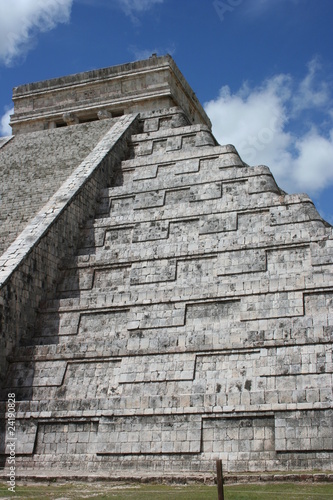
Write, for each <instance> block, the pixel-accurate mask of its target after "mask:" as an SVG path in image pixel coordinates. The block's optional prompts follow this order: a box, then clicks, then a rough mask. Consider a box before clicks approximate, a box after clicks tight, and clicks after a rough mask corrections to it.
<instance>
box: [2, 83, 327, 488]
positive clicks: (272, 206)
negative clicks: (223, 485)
mask: <svg viewBox="0 0 333 500" xmlns="http://www.w3.org/2000/svg"><path fill="white" fill-rule="evenodd" d="M96 76H98V75H96ZM69 78H70V77H69ZM69 83H70V80H68V84H69ZM43 85H45V84H43ZM37 88H38V84H36V89H37ZM36 89H35V90H36ZM30 90H33V89H30ZM132 90H133V89H132ZM128 92H131V88H129V89H128ZM106 122H108V120H103V121H102V122H100V123H101V124H104V123H106ZM191 123H193V122H192V120H191V116H190V115H189V114H188V113H186V112H185V113H184V112H183V111H182V110H181V109H180V108H176V107H174V106H173V107H172V108H169V109H159V101H158V100H157V101H156V109H155V110H147V109H146V110H145V111H143V112H142V113H141V114H140V116H139V117H138V119H135V118H134V117H133V116H131V115H125V116H124V117H122V118H120V119H119V121H118V122H117V123H116V124H115V127H116V129H114V128H111V130H110V131H109V132H107V133H106V135H105V136H104V137H103V139H102V140H101V142H100V143H99V144H98V145H97V150H98V151H97V150H96V148H95V150H94V151H95V153H96V154H97V156H96V157H94V161H93V162H92V163H93V165H92V164H91V163H90V161H91V160H90V159H89V158H90V156H88V157H87V158H86V159H85V160H84V161H83V164H81V166H82V170H81V171H80V172H79V171H76V172H77V175H78V178H77V179H76V180H75V182H74V180H73V178H72V177H70V180H69V181H68V182H69V184H68V183H67V184H64V185H63V188H61V189H60V191H58V192H57V194H56V195H55V198H53V201H52V200H51V202H50V203H51V205H50V210H51V208H52V210H53V211H55V212H54V213H57V212H56V210H57V209H58V208H57V207H58V203H60V201H61V200H62V203H63V204H64V206H62V209H61V211H60V212H59V216H57V217H58V219H57V220H58V222H57V224H59V229H58V230H57V231H58V233H57V234H58V237H59V238H61V236H63V234H66V235H67V234H68V233H63V231H64V227H66V226H65V223H64V222H63V221H64V220H67V215H66V214H67V213H68V212H67V211H68V210H70V208H69V206H68V205H67V202H68V200H67V198H66V196H72V197H73V200H77V199H78V197H79V196H81V195H80V193H81V188H79V189H74V188H73V191H70V190H69V191H67V188H66V189H64V186H72V184H71V182H74V184H75V186H76V188H78V187H79V186H81V183H84V182H88V180H87V179H90V180H89V182H90V181H92V180H93V179H94V176H95V175H96V172H98V169H99V168H101V169H102V170H103V168H104V167H103V166H105V163H104V162H105V158H113V159H114V163H112V162H111V163H112V169H116V170H117V169H118V171H119V173H120V175H119V176H118V177H117V179H118V180H117V182H114V183H113V185H112V183H110V175H111V174H110V171H109V173H108V175H106V176H104V177H103V176H102V177H101V178H100V180H99V181H98V182H96V184H94V186H95V187H94V192H93V193H94V194H93V197H94V199H95V198H96V196H97V194H98V196H99V203H98V206H96V205H95V204H94V203H93V202H92V201H91V199H90V198H89V196H90V197H91V196H92V194H91V192H90V187H89V189H88V191H87V192H85V194H84V199H83V202H82V203H83V208H82V210H81V212H80V214H79V215H76V212H75V215H74V216H72V215H70V220H71V221H72V223H71V224H72V225H70V226H69V227H70V231H74V227H75V226H76V229H75V231H76V236H75V242H74V241H73V242H71V245H72V246H73V248H72V249H69V248H68V243H66V238H65V239H64V238H62V240H61V242H62V253H61V260H60V259H59V258H58V253H55V256H52V259H54V260H55V262H56V264H57V266H58V264H59V265H61V275H60V274H59V273H56V272H55V271H54V270H52V269H53V268H52V265H51V263H50V262H49V261H48V260H45V259H46V256H47V255H49V254H48V252H49V250H48V249H50V248H52V246H54V241H55V240H54V239H53V236H52V234H53V233H52V232H51V231H50V230H48V229H47V228H48V227H49V225H50V224H51V225H52V224H54V223H55V222H51V221H49V220H48V221H47V225H46V226H47V227H46V228H45V230H43V232H42V233H38V231H39V230H40V229H39V227H40V223H41V221H40V220H38V223H36V224H35V229H34V227H31V226H28V227H30V229H29V231H32V233H31V234H32V236H30V235H29V234H27V232H23V233H22V235H23V237H24V238H23V237H22V235H21V237H22V238H23V239H21V240H20V241H19V242H18V244H17V252H18V254H17V255H21V254H20V253H19V252H20V249H24V252H23V253H24V256H23V257H24V259H25V260H24V259H23V260H22V258H23V257H22V256H20V259H21V260H19V261H16V260H15V259H16V258H17V255H16V254H15V253H14V254H13V255H12V256H10V255H7V254H6V256H5V257H6V259H5V260H3V263H4V265H5V270H4V271H3V272H7V271H8V277H7V278H6V279H8V280H9V279H10V280H12V282H13V283H15V286H16V287H17V288H16V289H15V290H19V293H22V294H26V295H27V297H26V299H25V307H28V305H29V304H30V303H31V302H32V301H31V299H30V300H29V297H30V295H31V294H32V293H34V290H37V292H38V293H36V299H35V302H34V307H36V306H37V305H38V306H39V307H38V314H37V318H36V321H35V315H32V316H31V318H33V319H31V321H34V322H33V324H32V328H31V329H30V331H29V332H28V331H27V329H26V330H25V331H24V332H23V335H22V339H21V344H20V345H19V341H18V339H19V337H18V335H17V337H16V338H17V343H16V346H15V349H12V350H10V349H9V348H7V353H8V354H10V356H9V362H10V366H9V371H8V377H7V381H6V383H5V388H4V391H3V396H4V399H5V397H6V394H7V392H8V391H9V390H10V391H11V392H15V393H16V397H17V400H18V403H17V409H18V414H17V420H18V426H19V428H20V429H21V428H22V429H28V430H27V431H26V432H27V437H26V438H25V441H24V440H23V442H24V443H25V444H24V450H23V451H22V456H21V457H18V463H19V467H20V470H29V469H30V470H34V471H36V473H38V470H40V468H41V467H42V466H43V468H44V469H45V468H46V469H49V470H51V469H52V468H53V467H57V469H59V470H62V471H63V473H64V474H65V473H66V472H67V471H68V470H71V471H78V473H82V472H83V471H85V473H86V474H89V473H92V472H96V473H97V472H98V473H100V474H103V473H105V472H106V471H107V473H108V474H112V475H117V474H124V473H125V472H126V473H127V474H129V475H130V474H141V473H148V474H149V473H151V474H157V475H163V474H167V473H175V474H179V473H180V471H181V472H182V473H191V474H195V473H199V472H201V473H206V472H209V471H211V470H212V468H213V467H214V460H215V459H217V458H222V459H223V463H224V469H225V471H228V472H230V473H239V472H242V473H244V472H256V471H271V472H272V473H273V472H274V471H288V470H299V471H300V470H302V471H304V470H307V469H309V470H311V471H312V470H313V469H319V470H332V467H333V462H332V453H333V442H332V412H333V409H332V373H333V359H332V340H333V310H332V303H333V254H332V251H333V235H332V228H331V226H329V225H328V224H327V223H326V222H325V221H323V220H322V219H321V217H320V216H319V214H318V212H317V211H316V209H315V207H314V205H313V203H312V202H311V200H310V199H309V198H308V197H307V196H306V195H288V194H286V193H283V192H282V191H280V189H279V188H278V186H277V185H276V183H275V180H274V178H273V177H272V175H271V173H270V171H269V169H268V168H267V167H264V166H257V167H249V166H248V165H246V164H245V163H243V161H242V160H241V158H240V157H239V155H238V153H237V151H236V149H235V148H234V147H233V146H230V145H227V146H219V145H217V144H216V141H215V139H214V138H213V136H212V134H211V132H210V130H209V128H208V127H207V125H205V124H203V123H197V124H191ZM82 126H83V125H74V126H71V127H70V128H69V130H71V131H72V130H73V131H75V130H79V128H80V127H82ZM53 133H58V130H55V131H53V130H52V131H46V132H40V133H39V134H41V137H42V136H43V134H46V135H47V134H51V135H52V134H53ZM28 136H29V137H32V136H33V134H22V135H21V136H19V137H22V140H23V138H24V137H27V138H28ZM64 137H65V136H64ZM116 138H118V139H117V140H116ZM27 140H28V139H27ZM119 141H120V142H119ZM13 144H14V142H13ZM9 146H10V143H9V144H7V145H6V146H5V147H4V149H3V151H5V150H6V148H9ZM98 165H100V167H98ZM90 169H91V170H90ZM112 169H111V170H112ZM112 171H114V170H112ZM111 177H112V175H111ZM76 183H77V184H76ZM87 186H88V185H87ZM89 186H90V184H89ZM88 192H89V193H90V195H89V196H88ZM69 193H70V194H69ZM65 195H66V196H65ZM89 200H90V201H89ZM55 202H56V203H55ZM86 203H87V204H88V205H89V209H87V210H88V211H87V212H86V211H85V208H84V207H86ZM92 210H94V213H95V215H94V217H92V218H90V219H88V220H86V222H84V217H83V216H84V214H87V213H91V211H92ZM86 219H87V217H86ZM79 224H80V226H81V227H80V228H79V227H78V225H79ZM34 231H37V232H34ZM66 231H67V230H66ZM37 234H38V238H36V235H37ZM56 241H58V240H56ZM29 245H30V246H29ZM43 245H45V247H44V246H43ZM56 245H57V247H56V248H60V246H61V245H60V244H58V243H57V244H56ZM14 248H15V247H14ZM39 248H42V251H40V253H38V252H37V249H39ZM28 249H30V250H28ZM22 251H23V250H22ZM29 251H30V252H32V253H33V252H37V253H33V255H34V259H35V261H36V262H37V265H41V264H42V263H43V266H44V267H45V264H44V262H48V264H47V269H49V270H50V271H49V272H50V273H51V276H52V280H53V281H54V289H53V291H52V294H50V293H49V292H50V288H52V286H49V287H48V294H47V296H43V294H42V293H41V292H40V291H39V289H38V286H39V282H38V280H40V279H41V277H40V275H39V272H38V271H37V272H36V279H37V278H38V279H37V281H35V282H32V283H31V285H29V287H27V286H26V280H23V278H22V274H20V271H19V269H20V266H22V265H23V266H24V265H26V264H24V262H27V260H26V259H28V258H29V259H30V257H28V253H29ZM39 259H40V260H39ZM42 259H43V260H42ZM28 265H29V266H31V265H32V263H31V262H30V264H28ZM6 269H7V271H6ZM29 269H30V268H29ZM37 269H39V268H38V266H37ZM6 276H7V275H6ZM22 283H24V286H22ZM11 286H13V285H11ZM3 290H5V288H4V287H3V288H2V300H3V302H2V303H3V304H5V303H6V300H7V301H8V292H7V295H6V294H4V292H3ZM16 293H18V292H16ZM42 298H44V299H45V300H43V301H41V299H42ZM15 307H16V309H15V310H17V313H16V314H17V315H18V314H19V313H20V314H21V310H22V304H21V305H20V304H19V303H18V304H17V306H15ZM17 317H18V316H17ZM8 325H10V322H9V323H8ZM8 328H10V327H8ZM20 328H21V329H22V327H20ZM9 331H10V329H8V332H9ZM10 347H11V348H12V347H14V346H12V345H11V346H10ZM2 410H3V411H4V405H3V406H2ZM20 426H21V427H20ZM20 432H21V431H20ZM22 432H23V434H24V431H22ZM4 446H5V441H4V440H3V445H2V448H3V450H4ZM3 452H4V451H3ZM59 474H61V472H59ZM272 477H273V475H272ZM283 477H284V476H283ZM274 478H275V475H274Z"/></svg>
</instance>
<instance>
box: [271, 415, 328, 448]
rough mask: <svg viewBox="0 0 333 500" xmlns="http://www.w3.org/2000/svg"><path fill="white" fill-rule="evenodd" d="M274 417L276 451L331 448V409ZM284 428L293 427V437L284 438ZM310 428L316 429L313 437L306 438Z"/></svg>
mask: <svg viewBox="0 0 333 500" xmlns="http://www.w3.org/2000/svg"><path fill="white" fill-rule="evenodd" d="M275 418H276V423H275V448H276V450H277V451H297V450H308V451H317V450H323V451H324V450H332V425H333V421H332V418H333V415H332V410H318V411H314V410H311V411H298V412H290V413H287V414H277V415H276V417H275ZM286 429H294V430H295V437H294V438H292V439H286V437H287V436H286ZM310 429H316V437H315V438H311V439H309V438H307V436H308V432H309V430H310Z"/></svg>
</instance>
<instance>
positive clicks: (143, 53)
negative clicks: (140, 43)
mask: <svg viewBox="0 0 333 500" xmlns="http://www.w3.org/2000/svg"><path fill="white" fill-rule="evenodd" d="M128 50H129V51H130V52H132V53H133V54H134V57H135V59H136V60H137V61H140V60H141V59H148V58H149V57H151V56H152V54H157V55H158V56H159V55H165V54H169V55H171V56H172V55H173V54H174V53H175V52H176V47H175V45H173V46H171V47H168V48H166V49H162V48H161V47H159V48H157V47H155V48H153V49H140V48H139V47H137V46H136V45H130V46H129V47H128Z"/></svg>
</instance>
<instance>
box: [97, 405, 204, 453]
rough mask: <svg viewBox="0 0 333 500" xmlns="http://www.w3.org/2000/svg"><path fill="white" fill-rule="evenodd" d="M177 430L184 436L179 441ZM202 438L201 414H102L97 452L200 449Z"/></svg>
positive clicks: (152, 451)
mask: <svg viewBox="0 0 333 500" xmlns="http://www.w3.org/2000/svg"><path fill="white" fill-rule="evenodd" d="M181 432H182V433H183V434H180V433H181ZM177 433H178V436H184V437H185V439H184V440H183V441H181V442H179V441H177V439H176V436H177ZM200 441H201V418H200V417H196V416H176V415H175V416H156V417H154V416H151V417H139V416H138V417H128V418H124V417H119V418H109V419H107V418H103V419H102V420H101V421H100V424H99V428H98V436H97V445H96V452H97V453H98V454H103V455H104V454H106V455H112V454H138V453H141V454H142V453H144V454H152V453H154V454H156V453H157V454H160V453H165V454H170V453H172V454H182V453H198V452H199V450H200ZM136 444H138V445H139V446H136Z"/></svg>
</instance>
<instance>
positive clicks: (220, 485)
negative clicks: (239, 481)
mask: <svg viewBox="0 0 333 500" xmlns="http://www.w3.org/2000/svg"><path fill="white" fill-rule="evenodd" d="M216 472H217V493H218V500H224V492H223V472H222V460H216Z"/></svg>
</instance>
